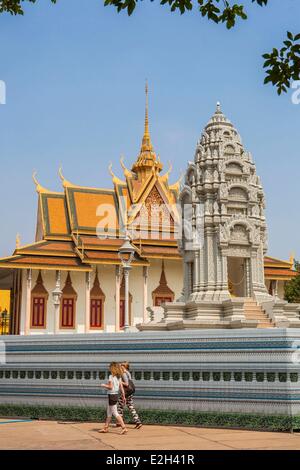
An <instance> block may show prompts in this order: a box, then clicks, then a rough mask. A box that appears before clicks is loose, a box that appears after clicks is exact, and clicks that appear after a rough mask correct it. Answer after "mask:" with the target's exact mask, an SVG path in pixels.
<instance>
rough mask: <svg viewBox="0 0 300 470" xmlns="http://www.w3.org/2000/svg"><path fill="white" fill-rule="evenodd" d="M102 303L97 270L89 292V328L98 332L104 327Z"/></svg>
mask: <svg viewBox="0 0 300 470" xmlns="http://www.w3.org/2000/svg"><path fill="white" fill-rule="evenodd" d="M104 302H105V295H104V292H103V291H102V289H101V287H100V282H99V275H98V270H97V271H96V275H95V279H94V285H93V288H92V290H91V300H90V328H91V329H94V330H97V329H98V330H99V329H101V328H103V326H104Z"/></svg>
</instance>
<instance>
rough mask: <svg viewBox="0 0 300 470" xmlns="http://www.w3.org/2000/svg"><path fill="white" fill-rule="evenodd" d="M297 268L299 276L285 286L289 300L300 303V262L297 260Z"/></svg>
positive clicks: (286, 296)
mask: <svg viewBox="0 0 300 470" xmlns="http://www.w3.org/2000/svg"><path fill="white" fill-rule="evenodd" d="M295 269H296V270H297V271H298V272H299V274H298V276H296V277H294V278H293V279H291V280H290V281H289V282H287V283H286V285H285V287H284V297H285V299H286V300H287V301H288V302H299V303H300V262H299V261H295Z"/></svg>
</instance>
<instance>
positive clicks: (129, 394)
mask: <svg viewBox="0 0 300 470" xmlns="http://www.w3.org/2000/svg"><path fill="white" fill-rule="evenodd" d="M120 365H121V368H122V372H123V373H122V385H123V388H124V392H125V399H124V397H120V398H119V401H118V413H119V414H120V415H121V416H123V412H124V408H125V406H126V405H127V407H128V409H129V411H130V413H131V415H132V419H133V421H134V423H135V428H136V429H140V428H141V427H142V422H141V420H140V418H139V415H138V414H137V412H136V409H135V407H134V403H133V395H134V393H135V386H134V383H133V381H132V377H131V373H130V366H129V363H128V362H123V363H122V364H120Z"/></svg>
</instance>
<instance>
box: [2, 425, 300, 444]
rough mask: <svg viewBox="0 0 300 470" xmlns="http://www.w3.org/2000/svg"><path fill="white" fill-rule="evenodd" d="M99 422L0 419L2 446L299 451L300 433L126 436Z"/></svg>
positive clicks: (161, 430) (197, 431) (148, 432)
mask: <svg viewBox="0 0 300 470" xmlns="http://www.w3.org/2000/svg"><path fill="white" fill-rule="evenodd" d="M101 427H102V425H98V424H97V423H67V422H56V421H16V420H15V421H14V420H4V419H0V449H1V450H3V449H14V450H15V449H34V450H38V449H39V450H41V449H45V450H46V449H57V450H63V449H77V450H81V449H82V450H84V449H86V450H97V449H98V450H133V449H136V450H139V449H148V450H172V449H174V450H233V449H238V450H241V449H260V450H263V449H274V450H275V449H295V450H300V434H285V433H271V432H254V431H235V430H222V429H202V428H187V427H177V426H165V427H163V426H144V427H143V428H142V429H140V430H136V429H134V428H133V426H129V427H128V428H129V432H128V434H127V435H125V436H120V435H119V430H118V429H117V428H115V427H112V428H111V429H110V433H109V434H99V432H98V431H99V429H101Z"/></svg>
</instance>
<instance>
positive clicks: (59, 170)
mask: <svg viewBox="0 0 300 470" xmlns="http://www.w3.org/2000/svg"><path fill="white" fill-rule="evenodd" d="M58 174H59V177H60V179H61V181H62V184H63V187H64V188H66V187H67V186H74V185H73V184H72V183H70V181H68V180H66V178H65V177H64V175H63V171H62V167H61V166H60V167H59V169H58Z"/></svg>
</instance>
